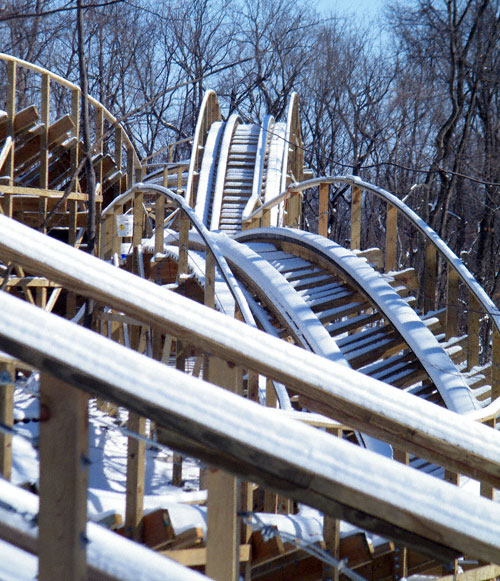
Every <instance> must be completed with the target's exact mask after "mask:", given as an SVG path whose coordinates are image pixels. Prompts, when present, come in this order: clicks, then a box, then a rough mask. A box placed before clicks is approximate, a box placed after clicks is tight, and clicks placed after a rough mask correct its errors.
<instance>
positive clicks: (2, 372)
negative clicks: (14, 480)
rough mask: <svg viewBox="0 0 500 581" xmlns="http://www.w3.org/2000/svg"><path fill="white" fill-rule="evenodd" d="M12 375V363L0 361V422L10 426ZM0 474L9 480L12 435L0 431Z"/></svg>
mask: <svg viewBox="0 0 500 581" xmlns="http://www.w3.org/2000/svg"><path fill="white" fill-rule="evenodd" d="M14 377H15V365H14V363H13V362H12V361H0V379H1V380H2V381H1V383H0V423H2V424H3V425H5V426H10V427H12V426H13V425H14ZM9 378H10V380H9ZM0 474H1V475H2V476H3V477H4V478H5V479H6V480H10V478H11V475H12V436H11V435H10V434H5V433H4V432H1V431H0Z"/></svg>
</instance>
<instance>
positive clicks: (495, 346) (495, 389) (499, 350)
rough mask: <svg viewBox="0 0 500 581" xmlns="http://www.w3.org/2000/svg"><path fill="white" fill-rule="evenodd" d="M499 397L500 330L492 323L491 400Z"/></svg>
mask: <svg viewBox="0 0 500 581" xmlns="http://www.w3.org/2000/svg"><path fill="white" fill-rule="evenodd" d="M497 397H500V332H499V331H498V329H497V328H496V326H495V325H493V332H492V348H491V401H494V400H495V399H497Z"/></svg>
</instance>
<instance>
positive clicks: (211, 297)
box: [204, 251, 215, 309]
mask: <svg viewBox="0 0 500 581" xmlns="http://www.w3.org/2000/svg"><path fill="white" fill-rule="evenodd" d="M204 303H205V305H206V306H207V307H210V308H211V309H214V308H215V257H214V255H213V254H212V253H211V252H209V251H207V253H206V257H205V288H204Z"/></svg>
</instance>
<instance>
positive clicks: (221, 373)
mask: <svg viewBox="0 0 500 581" xmlns="http://www.w3.org/2000/svg"><path fill="white" fill-rule="evenodd" d="M209 381H210V382H212V383H215V384H216V385H220V386H221V387H224V388H226V389H228V390H229V391H233V392H239V391H240V390H241V370H240V369H239V368H238V367H237V366H235V365H234V364H232V363H229V362H227V361H224V360H223V359H219V358H218V357H214V356H211V357H210V360H209ZM207 482H208V501H207V505H208V508H207V566H206V569H205V574H206V575H207V576H208V577H211V578H213V579H216V581H236V580H237V579H239V544H240V530H239V519H237V516H236V513H237V511H238V509H239V505H240V502H241V501H240V493H239V486H238V480H237V478H235V477H234V476H232V475H230V474H228V473H226V472H224V471H223V470H219V469H216V468H209V470H208V475H207Z"/></svg>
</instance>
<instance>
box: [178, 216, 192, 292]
mask: <svg viewBox="0 0 500 581" xmlns="http://www.w3.org/2000/svg"><path fill="white" fill-rule="evenodd" d="M190 225H191V223H190V221H189V216H188V215H187V214H186V213H185V212H181V215H180V225H179V261H178V263H177V282H181V281H182V278H183V276H184V275H186V274H187V273H188V252H189V227H190Z"/></svg>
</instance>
